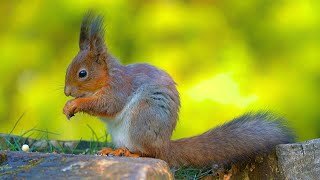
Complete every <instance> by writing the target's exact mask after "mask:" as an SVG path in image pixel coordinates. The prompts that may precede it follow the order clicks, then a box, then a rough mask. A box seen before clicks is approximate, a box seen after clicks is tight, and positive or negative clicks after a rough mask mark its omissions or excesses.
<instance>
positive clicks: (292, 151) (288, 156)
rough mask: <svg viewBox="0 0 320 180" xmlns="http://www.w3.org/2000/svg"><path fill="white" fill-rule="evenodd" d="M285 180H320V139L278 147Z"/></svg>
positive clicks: (280, 166)
mask: <svg viewBox="0 0 320 180" xmlns="http://www.w3.org/2000/svg"><path fill="white" fill-rule="evenodd" d="M277 156H278V166H279V169H280V170H281V173H282V174H283V176H284V179H320V139H314V140H310V141H306V142H302V143H294V144H281V145H278V146H277Z"/></svg>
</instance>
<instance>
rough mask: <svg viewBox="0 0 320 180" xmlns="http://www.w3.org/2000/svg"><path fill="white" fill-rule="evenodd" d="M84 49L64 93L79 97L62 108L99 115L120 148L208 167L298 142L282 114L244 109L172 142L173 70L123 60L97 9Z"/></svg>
mask: <svg viewBox="0 0 320 180" xmlns="http://www.w3.org/2000/svg"><path fill="white" fill-rule="evenodd" d="M79 48H80V51H79V53H78V54H77V56H76V57H75V58H74V59H73V61H72V62H71V63H70V65H69V67H68V69H67V72H66V79H65V94H66V95H67V96H72V97H74V99H71V100H70V101H68V102H67V103H66V105H65V107H64V109H63V112H64V114H65V115H66V116H67V118H68V119H70V118H71V117H72V116H74V114H76V113H78V112H84V113H87V114H90V115H92V116H97V117H100V118H101V119H102V120H103V121H104V122H106V123H107V124H108V129H109V133H110V135H111V137H112V140H113V143H114V144H115V145H116V147H117V148H122V149H127V150H129V151H130V152H132V153H135V154H139V155H140V156H147V157H155V158H159V159H163V160H165V161H167V162H168V163H169V165H170V166H172V167H179V166H194V167H203V166H210V165H212V164H228V163H237V162H242V161H247V160H250V158H253V157H254V156H255V155H257V154H260V153H264V152H269V151H270V150H272V149H273V148H274V147H275V145H277V144H281V143H288V142H292V141H293V136H292V133H291V132H290V130H289V129H288V128H286V127H285V125H284V123H283V119H282V118H279V117H275V116H272V115H271V114H270V113H251V114H250V113H249V114H245V115H243V116H241V117H239V118H236V119H234V120H232V121H231V122H228V123H226V124H224V125H222V126H219V127H217V128H215V129H212V130H209V131H208V132H206V133H203V134H201V135H199V136H195V137H191V138H185V139H180V140H175V141H171V140H170V138H171V135H172V132H173V131H174V129H175V126H176V122H177V119H178V113H179V109H180V97H179V93H178V91H177V89H176V83H175V82H174V81H173V79H172V78H171V77H170V75H168V74H167V73H166V72H165V71H163V70H160V69H158V68H156V67H154V66H151V65H148V64H133V65H126V66H125V65H121V64H120V63H119V62H118V61H117V60H116V59H115V58H113V57H112V56H111V55H110V53H109V52H108V49H107V47H106V45H105V43H104V26H103V18H102V16H96V15H94V14H93V13H88V14H86V15H85V17H84V18H83V21H82V24H81V31H80V40H79Z"/></svg>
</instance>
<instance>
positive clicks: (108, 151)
mask: <svg viewBox="0 0 320 180" xmlns="http://www.w3.org/2000/svg"><path fill="white" fill-rule="evenodd" d="M97 155H101V156H125V157H140V156H141V155H140V154H137V153H133V152H130V151H129V150H128V149H123V148H119V149H115V150H113V149H111V148H103V149H101V150H100V151H98V152H97Z"/></svg>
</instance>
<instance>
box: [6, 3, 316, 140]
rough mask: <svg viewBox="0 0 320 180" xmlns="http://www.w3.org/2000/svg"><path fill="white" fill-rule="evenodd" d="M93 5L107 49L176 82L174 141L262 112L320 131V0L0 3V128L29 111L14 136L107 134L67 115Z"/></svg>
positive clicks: (310, 134)
mask: <svg viewBox="0 0 320 180" xmlns="http://www.w3.org/2000/svg"><path fill="white" fill-rule="evenodd" d="M88 9H96V10H97V11H98V12H100V13H102V14H104V16H105V22H106V29H107V31H106V38H105V39H106V42H107V45H108V48H109V50H110V51H111V52H112V54H113V55H114V56H115V57H117V58H119V59H120V60H121V62H123V63H125V64H129V63H139V62H147V63H150V64H153V65H155V66H158V67H159V68H161V69H164V70H166V71H167V72H168V73H169V74H171V75H172V76H173V77H174V79H175V80H176V82H177V83H178V89H179V91H180V94H181V100H182V108H181V113H180V120H179V123H178V125H177V128H176V131H175V133H174V136H173V138H175V139H176V138H181V137H186V136H191V135H195V134H199V133H201V132H204V131H206V130H208V129H209V128H212V127H214V126H217V125H218V124H221V123H224V122H227V121H228V120H230V119H232V118H233V117H236V116H238V115H241V114H242V113H244V112H247V111H256V110H259V109H262V110H272V111H274V112H277V113H279V114H281V115H283V116H285V117H286V118H287V119H288V124H289V125H290V126H291V127H293V128H294V130H295V131H296V132H297V135H298V138H299V140H306V139H311V138H317V137H320V110H319V102H320V96H319V91H320V13H319V12H320V1H317V0H313V1H312V0H305V1H300V0H278V1H271V0H246V1H237V0H231V1H222V0H215V1H209V0H184V1H169V0H165V1H146V0H144V1H143V0H133V1H132V0H114V1H110V0H100V1H76V0H68V1H63V0H60V1H42V0H35V1H26V0H21V1H1V2H0V15H1V18H0V60H1V65H0V72H1V78H0V79H1V83H0V132H1V133H10V132H11V130H12V129H13V127H14V125H15V123H16V122H17V120H18V119H19V117H20V116H21V115H22V114H23V113H24V116H23V117H22V119H21V121H20V122H19V123H18V124H17V125H16V127H15V129H14V130H13V134H17V135H19V134H22V133H23V132H24V131H26V130H28V129H31V128H36V129H40V130H46V131H50V132H55V133H57V135H50V137H49V138H51V139H62V140H69V139H90V138H92V133H91V130H90V128H89V127H88V125H89V126H91V127H92V128H93V129H94V130H95V132H96V133H97V134H98V136H102V135H103V134H104V133H105V127H104V125H103V124H102V123H101V122H100V121H99V120H98V119H96V118H93V117H89V116H88V115H84V114H79V115H76V116H75V118H73V119H72V120H71V121H68V120H67V119H66V118H65V117H64V115H63V114H62V108H63V106H64V103H65V102H66V101H67V100H68V98H66V97H65V96H64V93H63V86H64V75H65V70H66V67H67V66H68V64H69V62H70V61H71V60H72V59H73V57H74V56H75V55H76V54H77V52H78V51H79V49H78V39H79V26H80V23H81V18H82V15H83V14H84V13H85V12H86V11H87V10H88ZM32 136H33V137H39V135H38V134H37V133H35V134H33V135H32Z"/></svg>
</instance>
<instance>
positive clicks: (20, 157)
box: [0, 134, 320, 180]
mask: <svg viewBox="0 0 320 180" xmlns="http://www.w3.org/2000/svg"><path fill="white" fill-rule="evenodd" d="M24 143H27V144H29V145H30V147H31V148H33V149H32V150H33V151H42V152H61V151H59V149H61V148H63V149H64V151H63V153H76V150H79V152H83V151H86V149H92V146H95V148H96V149H101V148H100V147H104V146H105V145H106V143H100V142H90V141H52V140H50V141H48V140H34V139H30V138H22V137H18V136H12V135H1V134H0V149H12V148H10V144H13V145H14V144H24ZM14 147H15V146H14ZM18 147H19V146H18ZM52 148H53V149H52ZM68 149H69V150H68ZM12 150H15V151H16V150H19V149H14V148H13V149H12ZM48 150H51V151H48ZM66 150H68V151H66ZM88 154H90V152H88ZM91 154H94V152H91ZM173 171H174V170H173ZM208 172H209V173H208V174H206V176H202V175H201V176H200V177H205V178H206V179H247V180H248V179H290V180H291V179H293V180H295V179H319V177H320V139H314V140H310V141H306V142H301V143H293V144H283V145H278V146H277V148H276V150H275V151H274V152H272V153H270V154H265V155H261V156H257V157H256V158H255V159H253V161H252V162H251V163H247V164H238V165H233V166H232V167H231V169H230V170H228V171H224V170H221V169H214V172H215V173H212V172H211V173H210V171H208ZM178 174H179V173H177V174H176V177H177V178H181V176H179V175H178ZM217 174H218V176H217ZM180 175H181V172H180ZM182 177H184V175H183V173H182ZM186 177H188V178H190V176H186ZM43 178H48V179H70V178H71V179H79V178H95V179H96V178H98V179H101V178H103V179H105V178H106V179H173V175H172V173H171V171H170V169H169V167H168V166H167V164H166V163H165V162H164V161H161V160H157V159H150V158H125V157H123V158H121V157H100V156H93V155H67V154H52V153H51V154H49V153H45V154H44V153H24V152H10V151H0V179H43Z"/></svg>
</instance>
